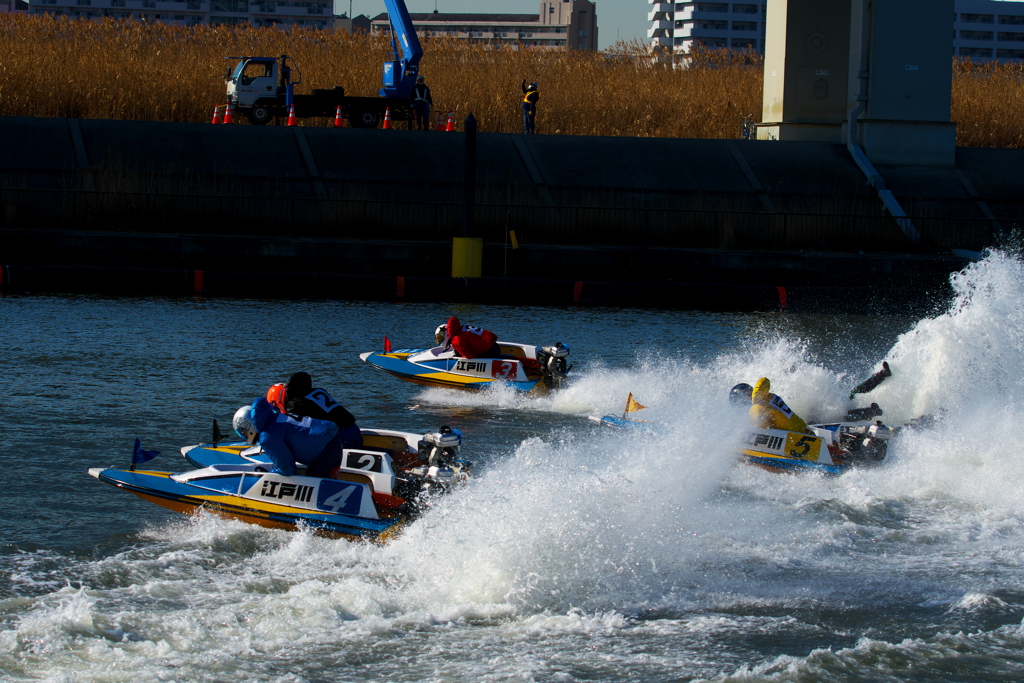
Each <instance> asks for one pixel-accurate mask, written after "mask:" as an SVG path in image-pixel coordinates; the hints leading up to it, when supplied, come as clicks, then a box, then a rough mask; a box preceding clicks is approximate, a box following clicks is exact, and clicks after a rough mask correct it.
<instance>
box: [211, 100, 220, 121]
mask: <svg viewBox="0 0 1024 683" xmlns="http://www.w3.org/2000/svg"><path fill="white" fill-rule="evenodd" d="M210 123H220V105H219V104H218V105H217V106H216V107H214V108H213V121H210Z"/></svg>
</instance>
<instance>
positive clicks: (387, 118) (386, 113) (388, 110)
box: [381, 107, 391, 130]
mask: <svg viewBox="0 0 1024 683" xmlns="http://www.w3.org/2000/svg"><path fill="white" fill-rule="evenodd" d="M381 129H382V130H391V107H388V108H386V109H385V110H384V125H383V126H381Z"/></svg>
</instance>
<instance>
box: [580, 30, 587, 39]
mask: <svg viewBox="0 0 1024 683" xmlns="http://www.w3.org/2000/svg"><path fill="white" fill-rule="evenodd" d="M586 37H587V30H586V29H583V28H581V29H580V38H586Z"/></svg>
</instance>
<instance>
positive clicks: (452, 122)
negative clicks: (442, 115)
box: [444, 111, 455, 133]
mask: <svg viewBox="0 0 1024 683" xmlns="http://www.w3.org/2000/svg"><path fill="white" fill-rule="evenodd" d="M444 130H445V132H446V133H451V132H454V131H455V112H453V111H450V112H448V125H447V126H445V127H444Z"/></svg>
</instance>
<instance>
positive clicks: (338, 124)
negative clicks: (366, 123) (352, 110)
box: [334, 104, 345, 128]
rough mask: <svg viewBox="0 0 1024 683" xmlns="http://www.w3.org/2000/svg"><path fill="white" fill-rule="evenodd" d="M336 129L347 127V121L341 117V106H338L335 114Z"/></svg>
mask: <svg viewBox="0 0 1024 683" xmlns="http://www.w3.org/2000/svg"><path fill="white" fill-rule="evenodd" d="M334 127H335V128H344V127H345V119H343V118H342V117H341V105H340V104H339V105H338V109H337V111H335V112H334Z"/></svg>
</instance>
